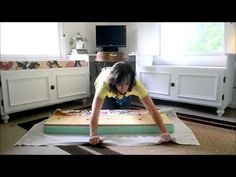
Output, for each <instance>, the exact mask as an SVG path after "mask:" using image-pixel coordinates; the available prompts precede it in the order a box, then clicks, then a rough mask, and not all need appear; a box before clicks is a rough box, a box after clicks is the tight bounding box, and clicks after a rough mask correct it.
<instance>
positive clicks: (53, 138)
mask: <svg viewBox="0 0 236 177" xmlns="http://www.w3.org/2000/svg"><path fill="white" fill-rule="evenodd" d="M162 111H163V112H165V113H166V114H167V116H168V117H169V118H170V119H171V120H172V121H173V124H174V130H175V131H174V133H172V134H171V139H172V141H173V142H175V143H177V144H184V145H200V144H199V142H198V140H197V139H196V137H195V135H194V134H193V132H192V131H191V129H190V128H189V127H187V126H186V125H185V124H184V123H183V121H181V120H180V119H179V118H178V117H177V115H176V113H175V112H174V110H172V109H162ZM43 123H44V121H42V122H40V123H38V124H36V125H35V126H33V127H32V128H31V129H30V130H29V131H28V132H27V133H26V134H25V135H24V136H23V137H22V138H21V139H20V140H19V141H18V142H17V143H16V144H15V145H22V146H56V145H78V144H83V143H88V140H89V137H88V136H87V135H86V136H85V135H83V136H81V135H78V134H77V135H61V134H45V133H44V132H43ZM101 138H102V139H103V143H104V145H113V146H140V145H157V144H159V140H160V136H159V135H150V134H142V135H133V134H132V135H130V134H129V135H127V134H126V135H104V136H101Z"/></svg>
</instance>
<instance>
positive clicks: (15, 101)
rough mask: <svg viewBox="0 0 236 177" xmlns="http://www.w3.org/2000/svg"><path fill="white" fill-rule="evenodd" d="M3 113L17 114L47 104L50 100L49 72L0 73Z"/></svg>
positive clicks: (21, 71) (50, 78)
mask: <svg viewBox="0 0 236 177" xmlns="http://www.w3.org/2000/svg"><path fill="white" fill-rule="evenodd" d="M1 81H2V97H3V102H4V105H3V111H4V113H11V112H17V111H19V110H27V109H30V108H36V107H39V106H41V105H44V104H48V103H49V102H50V98H51V92H50V83H51V82H52V77H51V74H50V72H49V71H44V70H43V69H42V70H17V71H1Z"/></svg>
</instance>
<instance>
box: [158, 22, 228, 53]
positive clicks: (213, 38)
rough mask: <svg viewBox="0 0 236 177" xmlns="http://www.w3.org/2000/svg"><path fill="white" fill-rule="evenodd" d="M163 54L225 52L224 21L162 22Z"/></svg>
mask: <svg viewBox="0 0 236 177" xmlns="http://www.w3.org/2000/svg"><path fill="white" fill-rule="evenodd" d="M160 46H161V56H183V55H203V54H207V55H209V54H223V53H224V23H161V45H160Z"/></svg>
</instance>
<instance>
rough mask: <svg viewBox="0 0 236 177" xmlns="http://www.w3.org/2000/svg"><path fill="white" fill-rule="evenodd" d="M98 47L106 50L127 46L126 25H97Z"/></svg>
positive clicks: (112, 50) (115, 50)
mask: <svg viewBox="0 0 236 177" xmlns="http://www.w3.org/2000/svg"><path fill="white" fill-rule="evenodd" d="M96 47H97V48H102V51H104V52H106V51H107V52H117V51H118V48H119V47H126V25H96Z"/></svg>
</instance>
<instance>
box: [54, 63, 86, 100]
mask: <svg viewBox="0 0 236 177" xmlns="http://www.w3.org/2000/svg"><path fill="white" fill-rule="evenodd" d="M53 82H54V83H53V85H54V86H55V90H54V92H53V94H54V100H53V101H55V102H63V101H71V100H76V99H80V98H85V97H89V96H90V80H89V69H88V67H76V68H61V69H57V70H55V71H54V73H53Z"/></svg>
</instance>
